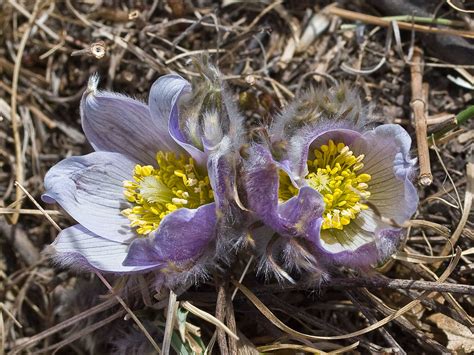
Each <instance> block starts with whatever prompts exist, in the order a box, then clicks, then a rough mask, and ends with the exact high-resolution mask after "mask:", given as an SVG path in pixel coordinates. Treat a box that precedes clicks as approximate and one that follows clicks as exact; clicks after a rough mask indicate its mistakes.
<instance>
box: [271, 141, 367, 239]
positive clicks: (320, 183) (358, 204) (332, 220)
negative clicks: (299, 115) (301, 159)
mask: <svg viewBox="0 0 474 355" xmlns="http://www.w3.org/2000/svg"><path fill="white" fill-rule="evenodd" d="M314 156H315V159H314V160H308V171H309V173H308V175H306V177H305V179H306V182H307V183H308V185H309V186H310V187H312V188H313V189H315V190H317V191H318V192H319V193H320V194H321V195H322V196H323V200H324V203H325V209H324V213H323V223H322V226H321V228H322V229H330V228H335V229H341V230H342V229H343V228H344V226H346V225H348V224H349V223H351V221H352V220H354V219H355V218H356V217H357V215H358V214H359V212H360V211H362V210H365V209H367V208H368V206H367V205H366V204H365V203H363V201H364V200H367V199H368V198H369V197H370V192H369V191H368V190H367V189H368V187H369V185H368V184H367V183H368V182H369V181H370V179H371V176H370V175H369V174H365V173H362V174H361V173H359V171H360V170H361V169H362V168H363V167H364V164H363V163H362V161H363V160H364V155H363V154H361V155H359V156H357V157H356V156H354V153H353V152H352V151H351V150H350V149H349V147H348V146H346V145H345V144H344V143H334V141H333V140H331V139H330V140H329V142H328V144H325V145H322V146H321V147H320V148H319V149H315V150H314ZM297 193H298V189H297V188H295V187H294V186H293V185H292V183H291V181H290V178H289V177H288V175H286V174H284V173H283V172H282V173H280V188H279V193H278V195H279V198H280V199H282V200H284V201H285V200H288V199H289V198H291V197H293V196H295V195H297Z"/></svg>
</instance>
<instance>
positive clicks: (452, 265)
mask: <svg viewBox="0 0 474 355" xmlns="http://www.w3.org/2000/svg"><path fill="white" fill-rule="evenodd" d="M460 258H461V250H460V249H459V248H458V249H457V251H456V257H455V258H454V259H453V260H451V263H450V264H449V266H448V268H447V269H446V270H445V271H444V273H443V275H441V277H440V278H439V279H438V281H437V282H439V283H441V282H443V281H445V280H446V279H447V278H448V276H449V275H450V274H451V272H452V271H453V270H454V268H455V267H456V265H457V263H458V261H459V259H460ZM232 282H233V283H234V285H235V286H236V287H238V288H239V290H240V291H241V292H242V293H243V294H244V295H245V296H246V297H247V298H248V299H249V300H250V301H251V302H252V303H253V304H254V306H255V307H257V308H258V310H259V311H260V312H261V313H262V314H263V315H264V316H265V317H267V319H268V320H269V321H270V322H272V323H273V324H274V325H275V326H276V327H278V328H280V329H281V330H282V331H284V332H285V333H288V334H290V335H292V336H294V337H296V338H299V339H310V340H343V339H349V338H354V337H357V336H360V335H363V334H366V333H369V332H371V331H373V330H375V329H377V328H379V327H381V326H383V325H385V324H387V323H389V322H391V321H392V320H394V319H396V318H397V317H400V316H401V315H403V314H404V313H406V312H408V311H409V310H410V309H412V308H413V307H415V306H416V305H418V304H419V303H420V302H421V299H422V298H424V297H426V296H428V295H429V294H430V293H431V291H425V292H424V293H423V294H422V295H421V296H420V297H418V298H417V299H416V300H414V301H412V302H410V303H408V304H407V305H405V306H404V307H402V308H400V309H399V310H397V311H396V312H394V313H392V314H391V315H389V316H387V317H385V318H384V319H382V320H380V321H378V322H376V323H374V324H372V325H370V326H368V327H366V328H364V329H361V330H358V331H356V332H352V333H348V334H344V335H335V336H317V335H310V334H305V333H301V332H299V331H296V330H294V329H292V328H290V327H288V326H287V325H286V324H284V323H283V322H282V321H281V320H280V319H278V317H277V316H275V314H273V312H272V311H271V310H270V309H269V308H268V307H267V306H265V305H264V304H263V303H262V301H260V300H259V299H258V297H257V296H255V295H254V294H253V293H252V292H251V291H250V290H249V289H248V288H247V287H245V286H244V285H242V284H240V283H238V282H237V281H232Z"/></svg>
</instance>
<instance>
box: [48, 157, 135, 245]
mask: <svg viewBox="0 0 474 355" xmlns="http://www.w3.org/2000/svg"><path fill="white" fill-rule="evenodd" d="M133 169H134V163H133V162H132V161H130V160H129V159H128V158H127V157H125V156H124V155H122V154H119V153H110V152H95V153H91V154H88V155H84V156H79V157H71V158H67V159H65V160H63V161H61V162H59V163H58V164H56V165H55V166H53V167H52V168H51V169H50V170H49V171H48V173H47V174H46V176H45V180H44V185H45V188H46V193H45V194H44V195H43V196H42V199H43V201H45V202H47V203H53V202H57V203H59V204H60V205H61V207H62V208H64V209H65V210H66V212H67V213H69V214H70V215H71V216H72V217H73V218H74V219H75V220H76V221H77V222H79V223H80V224H82V225H83V226H84V227H85V228H87V229H88V230H89V231H91V232H93V233H95V234H97V235H99V236H101V237H103V238H106V239H109V240H113V241H119V242H122V241H125V240H127V239H129V238H131V237H133V236H134V235H135V234H134V232H133V231H132V230H131V228H130V221H129V220H128V219H127V217H125V216H123V215H122V214H121V211H122V210H123V209H125V208H127V207H128V205H129V204H128V202H127V201H126V200H125V198H124V194H123V181H125V180H130V179H131V175H132V172H133Z"/></svg>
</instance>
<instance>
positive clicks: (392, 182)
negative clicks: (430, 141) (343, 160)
mask: <svg viewBox="0 0 474 355" xmlns="http://www.w3.org/2000/svg"><path fill="white" fill-rule="evenodd" d="M410 145H411V139H410V137H409V135H408V133H406V131H405V130H404V129H403V128H401V127H400V126H398V125H383V126H379V127H377V128H375V129H373V130H370V131H367V132H365V133H364V134H363V136H361V137H359V138H357V139H356V140H354V141H353V143H352V144H351V145H350V149H351V150H352V151H353V152H354V155H355V156H358V155H360V154H364V155H365V157H364V160H363V163H364V167H363V169H361V170H360V173H367V174H370V175H371V176H372V179H371V180H370V182H368V185H369V188H368V191H370V193H371V196H370V198H369V199H368V202H369V203H370V206H374V208H376V210H377V211H378V213H380V214H381V215H382V216H383V217H386V218H390V219H393V220H394V221H396V222H397V223H398V224H403V223H404V222H405V221H407V220H408V219H409V218H410V217H411V216H412V215H413V214H414V213H415V211H416V208H417V205H418V194H417V191H416V188H415V187H414V185H413V183H412V182H411V180H410V178H411V176H412V175H413V170H414V164H415V160H413V159H410V157H409V149H410ZM401 236H402V230H401V229H396V228H393V227H391V226H390V225H388V224H386V223H384V222H383V221H382V220H381V219H380V217H379V216H378V215H377V213H375V211H373V210H372V209H370V208H369V209H368V210H364V211H362V212H360V214H359V215H358V216H357V218H356V219H355V220H353V221H352V222H351V223H350V224H349V225H347V226H345V227H344V229H343V230H337V229H330V230H322V231H318V230H317V229H314V230H313V231H312V233H311V234H310V236H309V238H310V239H311V241H312V242H313V244H314V246H315V250H316V252H317V253H319V254H321V255H322V257H324V258H325V260H326V262H329V263H330V262H334V263H337V264H342V265H346V266H350V267H356V268H361V267H368V266H369V265H371V264H374V263H376V262H377V261H378V260H381V259H382V258H385V257H387V256H388V255H390V254H391V253H392V252H393V251H394V250H395V249H396V246H397V245H398V243H399V241H400V238H401Z"/></svg>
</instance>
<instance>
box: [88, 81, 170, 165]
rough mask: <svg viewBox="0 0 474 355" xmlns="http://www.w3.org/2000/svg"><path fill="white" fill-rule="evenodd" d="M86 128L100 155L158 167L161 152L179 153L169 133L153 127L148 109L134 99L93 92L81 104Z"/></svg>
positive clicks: (89, 92)
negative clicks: (115, 155) (110, 154)
mask: <svg viewBox="0 0 474 355" xmlns="http://www.w3.org/2000/svg"><path fill="white" fill-rule="evenodd" d="M81 118H82V128H83V130H84V133H85V134H86V137H87V139H88V140H89V142H90V143H91V145H92V147H93V148H94V149H95V150H96V151H107V152H117V153H122V154H124V155H126V156H127V157H129V158H130V159H132V160H133V161H135V162H137V163H138V162H140V163H145V164H153V163H155V164H156V159H155V155H156V152H157V151H158V150H166V151H175V150H176V149H177V146H176V144H175V143H174V142H173V140H172V139H171V137H169V134H168V132H167V131H165V132H161V131H160V130H159V129H158V128H157V127H156V125H155V124H154V123H153V121H152V118H151V115H150V110H149V109H148V107H147V106H146V105H145V104H143V103H141V102H139V101H137V100H134V99H132V98H129V97H126V96H123V95H119V94H115V93H111V92H105V91H104V92H100V91H99V92H96V91H95V90H93V88H92V89H90V90H89V91H87V92H86V93H85V94H84V96H83V97H82V101H81Z"/></svg>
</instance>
